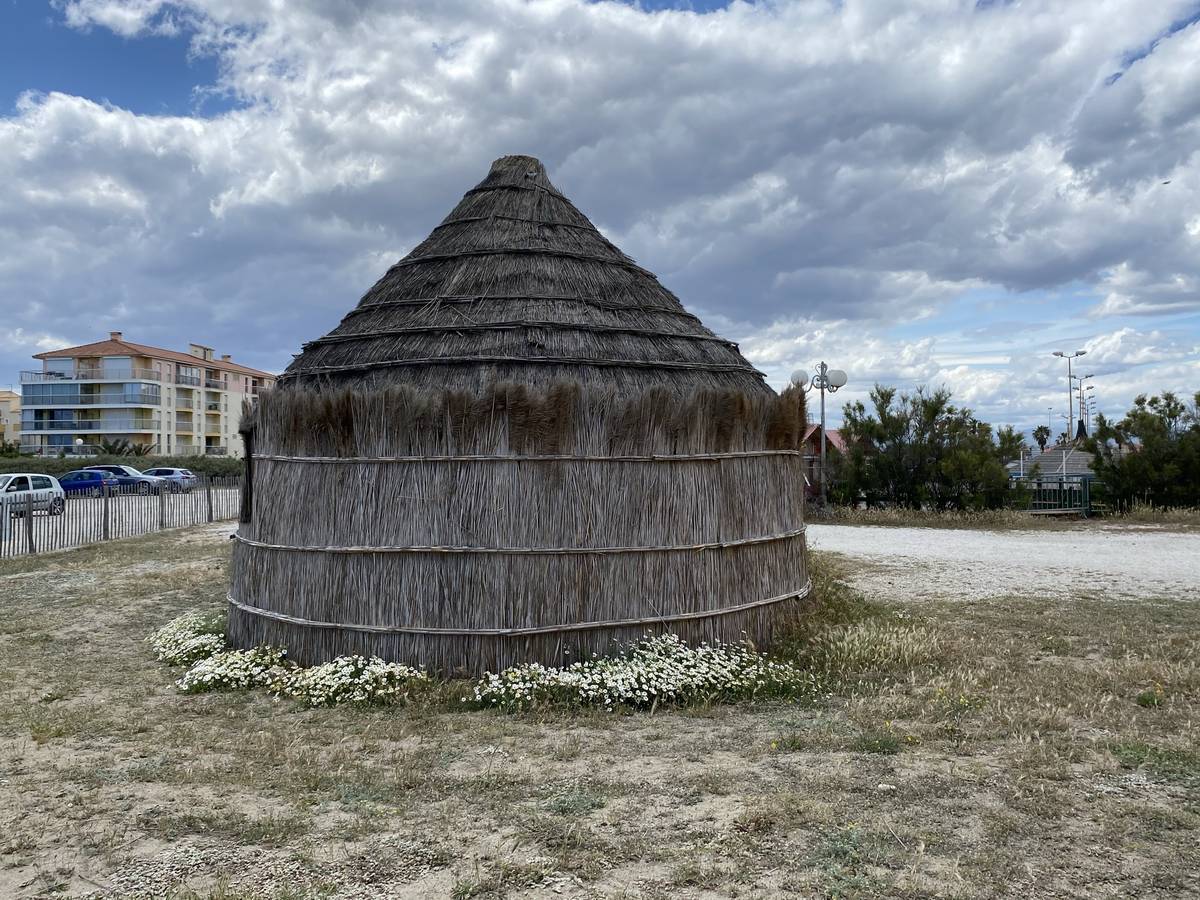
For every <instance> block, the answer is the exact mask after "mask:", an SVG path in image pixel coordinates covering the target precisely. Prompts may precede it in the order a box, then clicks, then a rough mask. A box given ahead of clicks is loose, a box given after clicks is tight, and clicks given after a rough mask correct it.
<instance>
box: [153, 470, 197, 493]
mask: <svg viewBox="0 0 1200 900" xmlns="http://www.w3.org/2000/svg"><path fill="white" fill-rule="evenodd" d="M142 474H143V475H153V476H154V477H155V478H162V479H165V480H166V481H167V483H168V484H169V485H170V488H171V490H172V491H173V492H174V493H176V494H178V493H180V492H182V493H184V494H186V493H189V492H190V491H191V489H192V488H194V487H195V486H196V485H197V484H199V483H200V479H199V478H197V477H196V476H195V475H193V474H192V470H191V469H172V468H168V467H166V466H160V467H159V468H157V469H147V470H146V471H145V472H143V473H142Z"/></svg>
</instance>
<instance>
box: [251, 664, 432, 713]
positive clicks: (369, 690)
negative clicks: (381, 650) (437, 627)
mask: <svg viewBox="0 0 1200 900" xmlns="http://www.w3.org/2000/svg"><path fill="white" fill-rule="evenodd" d="M428 684H429V676H428V675H426V674H425V673H424V672H422V671H420V670H418V669H413V668H409V667H408V666H402V665H399V664H398V663H389V662H384V661H383V660H382V659H380V658H379V657H378V656H372V657H370V658H369V659H368V658H367V657H364V656H339V657H338V658H337V659H335V660H333V661H332V662H327V663H324V664H323V665H319V666H313V667H312V668H308V669H287V670H283V671H282V672H280V673H279V674H278V676H277V677H276V678H275V680H274V681H272V683H271V690H272V691H273V692H274V693H275V694H276V695H277V696H280V697H295V698H296V699H298V700H301V701H303V702H304V703H306V704H307V705H309V706H334V705H335V704H338V703H352V704H356V705H363V706H365V705H369V704H380V705H389V704H395V703H403V702H405V701H407V700H408V699H409V698H410V697H411V696H412V693H413V691H414V690H415V689H417V688H420V687H425V686H427V685H428Z"/></svg>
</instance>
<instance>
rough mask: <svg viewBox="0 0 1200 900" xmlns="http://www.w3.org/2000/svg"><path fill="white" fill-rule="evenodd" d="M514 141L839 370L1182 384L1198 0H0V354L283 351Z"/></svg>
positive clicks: (887, 376)
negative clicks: (119, 338)
mask: <svg viewBox="0 0 1200 900" xmlns="http://www.w3.org/2000/svg"><path fill="white" fill-rule="evenodd" d="M507 153H529V154H531V155H535V156H538V157H539V158H541V159H542V160H543V162H544V163H545V164H546V166H547V168H548V169H549V171H550V174H551V177H552V178H553V179H554V181H555V183H556V184H557V185H558V186H559V187H560V188H561V189H562V190H563V191H564V192H565V193H566V194H567V195H568V196H569V197H571V198H572V200H574V202H575V203H576V205H577V206H579V208H580V209H581V210H583V211H584V212H585V213H586V214H587V215H589V216H590V217H591V218H592V220H593V221H594V222H595V223H596V224H597V226H599V227H600V228H601V230H603V231H604V232H605V234H606V235H607V236H608V237H609V238H610V239H612V240H613V241H614V242H615V243H616V244H617V245H618V246H620V247H621V248H622V249H624V250H625V251H626V252H627V253H629V254H630V255H631V256H633V257H634V258H635V259H636V260H638V262H640V263H641V264H642V265H644V266H646V267H647V268H650V269H651V270H653V271H655V272H656V273H658V275H659V278H660V280H662V282H663V283H664V284H665V285H666V286H667V287H669V288H671V289H672V290H674V291H675V292H676V293H677V294H678V295H679V296H680V297H681V298H682V299H683V301H684V303H685V304H686V305H687V306H688V307H689V308H690V309H691V310H693V311H694V312H696V313H697V314H699V315H700V316H701V317H702V318H704V319H705V321H706V322H707V323H708V324H709V325H710V326H711V327H713V328H714V329H716V330H717V331H719V332H721V333H723V334H724V335H726V336H728V337H731V338H733V339H735V340H738V341H740V342H741V343H742V347H743V350H744V351H745V352H746V354H747V355H748V356H749V358H750V359H751V361H752V362H754V363H755V364H756V365H758V367H759V368H761V369H762V370H763V371H765V372H766V373H767V374H768V376H769V377H770V380H771V382H772V383H773V384H776V385H781V384H783V383H784V382H785V381H786V379H787V377H788V374H789V373H790V372H791V371H792V370H793V369H796V368H809V369H811V367H812V366H813V365H814V364H815V363H816V362H817V361H818V360H820V359H827V360H828V361H829V362H830V363H831V364H833V365H835V366H839V367H841V368H844V369H846V370H848V372H849V373H850V378H851V382H850V384H849V385H848V386H847V388H846V389H844V391H843V392H842V393H840V394H839V395H838V396H837V398H835V400H836V401H837V402H836V403H835V404H834V406H835V407H840V403H841V402H842V400H843V398H849V399H855V398H857V397H861V396H863V395H864V394H865V391H866V390H867V389H868V388H869V387H870V385H871V384H872V383H873V382H876V381H879V382H884V383H891V384H899V385H901V386H904V387H915V386H916V385H919V384H927V385H930V386H940V385H945V386H946V387H948V388H950V389H952V390H953V391H954V393H955V395H956V396H957V397H958V398H959V399H960V400H962V401H963V402H965V403H967V404H968V405H971V406H972V407H974V408H975V409H976V410H977V411H978V412H979V413H980V415H981V416H983V417H984V418H987V419H989V420H990V421H993V422H996V423H1011V424H1015V425H1018V426H1020V427H1023V428H1026V429H1029V428H1032V427H1033V426H1034V425H1036V424H1037V423H1038V422H1044V421H1046V419H1047V408H1048V407H1052V408H1053V409H1052V411H1051V412H1050V415H1051V416H1053V417H1057V416H1058V415H1059V414H1061V413H1065V411H1066V377H1065V376H1066V373H1065V366H1064V365H1063V364H1062V363H1061V362H1060V361H1059V360H1057V359H1055V358H1054V357H1052V356H1051V355H1050V354H1051V351H1053V350H1056V349H1062V350H1068V351H1071V350H1076V349H1085V350H1087V351H1088V354H1089V355H1088V356H1087V357H1086V358H1085V359H1084V360H1082V361H1081V362H1083V363H1084V368H1085V372H1084V374H1087V373H1094V375H1095V378H1094V384H1095V386H1096V394H1097V396H1098V398H1099V401H1100V407H1101V409H1103V410H1105V411H1107V412H1110V413H1113V412H1116V413H1119V412H1120V411H1122V410H1123V409H1124V408H1125V406H1126V405H1127V404H1128V401H1129V400H1130V398H1131V397H1132V396H1133V395H1135V394H1136V393H1138V392H1142V391H1145V392H1154V391H1158V390H1162V389H1175V390H1179V391H1186V392H1188V393H1191V392H1194V391H1196V390H1200V170H1198V165H1197V164H1198V163H1200V2H1198V0H1153V2H1146V0H1090V2H1086V3H1084V2H1062V0H1047V2H1038V0H1023V2H1011V3H1004V2H1000V0H992V2H988V0H978V2H965V0H908V2H905V3H899V2H893V0H869V2H868V0H841V2H839V0H797V2H787V0H779V2H759V3H754V4H751V3H745V2H733V3H717V2H705V3H701V2H694V3H685V2H679V3H670V2H657V3H651V2H644V3H641V4H631V3H620V2H586V0H529V2H526V0H436V2H434V0H425V2H419V3H418V2H410V3H405V2H397V0H386V2H385V0H287V2H284V0H179V2H167V0H56V2H51V3H46V2H41V0H0V310H2V311H3V327H0V386H3V385H5V384H7V382H9V381H16V380H17V373H18V371H19V370H21V369H27V368H30V367H32V366H33V362H32V361H31V360H30V359H29V356H30V355H31V354H33V353H36V352H39V351H42V350H46V349H52V348H54V347H59V346H63V345H66V344H71V343H84V342H87V341H90V340H96V339H98V338H100V337H102V336H104V335H105V334H106V333H107V332H108V331H109V330H121V331H124V332H125V335H126V336H127V337H128V338H129V339H131V340H136V341H140V342H143V343H150V344H158V345H162V346H169V347H183V346H184V345H186V343H187V342H188V341H189V340H196V341H200V342H203V343H207V344H210V345H212V346H214V347H215V348H217V350H218V352H225V353H232V354H234V358H235V359H238V360H240V361H244V362H246V363H248V364H250V365H255V366H259V367H261V368H266V369H270V370H279V369H281V368H282V367H283V366H285V365H286V364H287V362H288V360H289V359H290V356H291V354H292V353H294V352H296V351H297V350H298V348H299V345H300V343H301V342H302V341H304V340H307V339H310V338H313V337H317V336H319V335H321V334H322V333H324V332H325V331H327V330H328V329H329V328H331V327H332V326H333V325H334V324H336V322H337V321H338V320H339V319H340V317H341V315H342V314H343V313H344V312H345V311H346V310H347V309H349V308H350V307H352V306H353V305H354V304H355V303H356V302H357V300H358V298H359V297H360V296H361V295H362V293H363V292H364V291H365V290H366V289H367V288H368V287H369V286H370V285H371V284H372V283H373V282H374V281H375V279H376V278H377V277H378V276H379V275H380V274H382V272H383V271H384V270H385V269H386V268H387V267H388V266H389V265H390V264H391V263H392V262H394V261H395V260H396V259H398V258H399V257H400V256H402V255H403V254H404V253H406V252H407V251H408V250H409V249H410V248H411V247H412V246H413V245H414V244H415V243H417V242H418V241H419V240H420V239H422V238H423V237H424V236H425V235H426V234H427V233H428V231H429V230H430V229H431V228H432V227H433V226H434V225H435V224H436V223H437V222H438V220H439V219H440V218H441V217H442V216H444V215H445V214H446V213H447V212H448V211H449V210H450V208H451V207H453V205H454V204H455V203H456V202H457V200H458V199H459V197H460V196H461V195H462V194H463V192H464V191H466V190H467V189H468V188H470V187H471V186H472V185H474V184H475V183H476V182H478V181H479V180H480V179H481V178H482V177H483V175H484V174H485V173H486V171H487V168H488V164H489V162H490V161H491V160H492V159H493V158H495V157H497V156H501V155H504V154H507ZM1055 424H1056V426H1059V425H1061V423H1059V422H1058V421H1057V419H1055ZM1056 430H1057V428H1056Z"/></svg>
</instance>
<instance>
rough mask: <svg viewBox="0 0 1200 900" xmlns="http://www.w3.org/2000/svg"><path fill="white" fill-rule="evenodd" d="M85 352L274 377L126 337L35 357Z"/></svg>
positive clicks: (241, 366)
mask: <svg viewBox="0 0 1200 900" xmlns="http://www.w3.org/2000/svg"><path fill="white" fill-rule="evenodd" d="M86 356H152V357H154V358H155V359H166V360H170V361H172V362H179V363H185V364H186V365H189V366H204V367H206V368H209V369H223V370H224V371H226V372H234V373H236V374H238V375H250V376H253V377H255V378H274V377H275V375H273V374H272V373H271V372H263V371H261V370H259V369H252V368H250V367H249V366H243V365H242V364H241V363H235V362H233V361H232V360H228V359H201V358H200V357H198V356H192V354H190V353H180V352H179V351H178V350H164V349H163V348H162V347H150V346H147V345H146V344H134V343H131V342H130V341H125V340H114V339H112V338H109V339H108V340H104V341H96V342H95V343H91V344H80V345H79V346H78V347H64V348H63V349H61V350H47V351H46V352H45V353H35V354H34V355H33V358H34V359H62V358H63V357H72V358H76V359H77V358H79V357H86Z"/></svg>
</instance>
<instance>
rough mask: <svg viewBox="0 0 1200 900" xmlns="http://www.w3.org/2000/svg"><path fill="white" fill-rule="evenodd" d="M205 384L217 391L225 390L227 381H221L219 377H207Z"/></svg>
mask: <svg viewBox="0 0 1200 900" xmlns="http://www.w3.org/2000/svg"><path fill="white" fill-rule="evenodd" d="M204 386H205V387H206V388H211V389H212V390H215V391H223V390H225V382H223V381H221V380H220V379H219V378H205V379H204Z"/></svg>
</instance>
